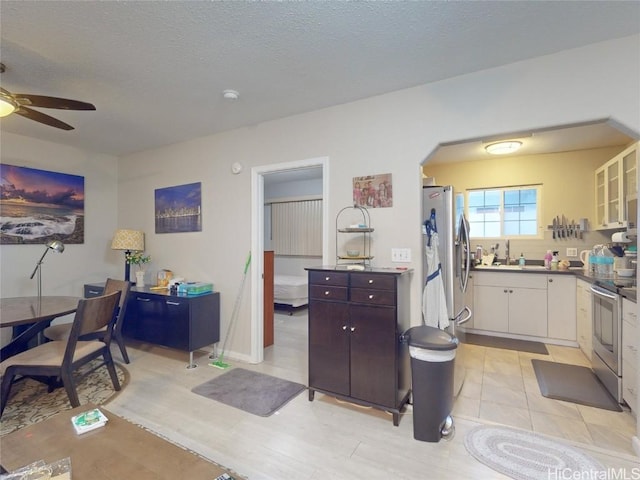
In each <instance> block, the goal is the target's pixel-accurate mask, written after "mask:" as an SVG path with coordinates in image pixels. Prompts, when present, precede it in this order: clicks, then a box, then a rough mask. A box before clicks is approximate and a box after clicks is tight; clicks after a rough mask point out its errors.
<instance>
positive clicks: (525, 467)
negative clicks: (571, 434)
mask: <svg viewBox="0 0 640 480" xmlns="http://www.w3.org/2000/svg"><path fill="white" fill-rule="evenodd" d="M464 446H465V447H466V448H467V451H468V452H469V453H470V454H471V455H473V457H475V458H476V460H478V461H479V462H481V463H483V464H485V465H487V466H488V467H490V468H492V469H493V470H495V471H497V472H500V473H503V474H504V475H507V476H509V477H511V478H514V479H516V480H534V479H540V480H542V479H544V480H548V479H550V478H604V477H602V476H599V475H598V472H600V473H601V474H602V473H606V472H605V471H604V467H603V466H602V464H600V463H599V462H598V461H597V460H595V459H593V458H592V457H590V456H589V455H587V454H585V453H582V452H580V451H579V450H577V449H575V448H573V447H571V446H569V445H567V444H565V443H561V442H559V441H556V440H551V439H549V438H547V437H544V436H542V435H538V434H536V433H533V432H528V431H526V430H518V429H515V428H510V427H502V426H488V425H480V426H478V427H475V428H473V429H472V430H471V431H469V432H468V433H467V435H466V436H465V438H464Z"/></svg>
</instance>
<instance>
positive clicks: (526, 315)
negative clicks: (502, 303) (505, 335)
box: [509, 288, 547, 337]
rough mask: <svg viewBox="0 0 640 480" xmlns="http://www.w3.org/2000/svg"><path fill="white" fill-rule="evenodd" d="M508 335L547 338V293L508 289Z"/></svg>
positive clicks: (533, 290) (528, 289)
mask: <svg viewBox="0 0 640 480" xmlns="http://www.w3.org/2000/svg"><path fill="white" fill-rule="evenodd" d="M509 333H517V334H520V335H533V336H536V337H546V336H547V291H546V290H540V289H533V288H510V289H509Z"/></svg>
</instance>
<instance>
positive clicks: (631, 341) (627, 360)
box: [622, 298, 640, 414]
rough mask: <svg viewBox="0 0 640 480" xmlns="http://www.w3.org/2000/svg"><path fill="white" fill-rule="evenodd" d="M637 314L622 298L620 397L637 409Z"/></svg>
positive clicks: (630, 302)
mask: <svg viewBox="0 0 640 480" xmlns="http://www.w3.org/2000/svg"><path fill="white" fill-rule="evenodd" d="M639 360H640V356H639V355H638V314H637V312H636V304H635V303H634V302H632V301H630V300H627V299H626V298H623V299H622V398H623V399H624V401H625V402H627V405H629V407H631V410H633V411H634V412H635V413H636V414H637V409H638V361H639Z"/></svg>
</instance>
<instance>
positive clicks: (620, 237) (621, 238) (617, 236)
mask: <svg viewBox="0 0 640 480" xmlns="http://www.w3.org/2000/svg"><path fill="white" fill-rule="evenodd" d="M611 241H612V242H613V243H631V239H630V238H629V237H628V236H627V232H616V233H614V234H613V235H611Z"/></svg>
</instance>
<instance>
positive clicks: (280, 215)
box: [271, 199, 322, 256]
mask: <svg viewBox="0 0 640 480" xmlns="http://www.w3.org/2000/svg"><path fill="white" fill-rule="evenodd" d="M271 235H272V240H271V246H272V248H273V250H274V252H275V254H276V255H299V256H322V200H321V199H318V200H301V201H295V202H281V203H272V204H271Z"/></svg>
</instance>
